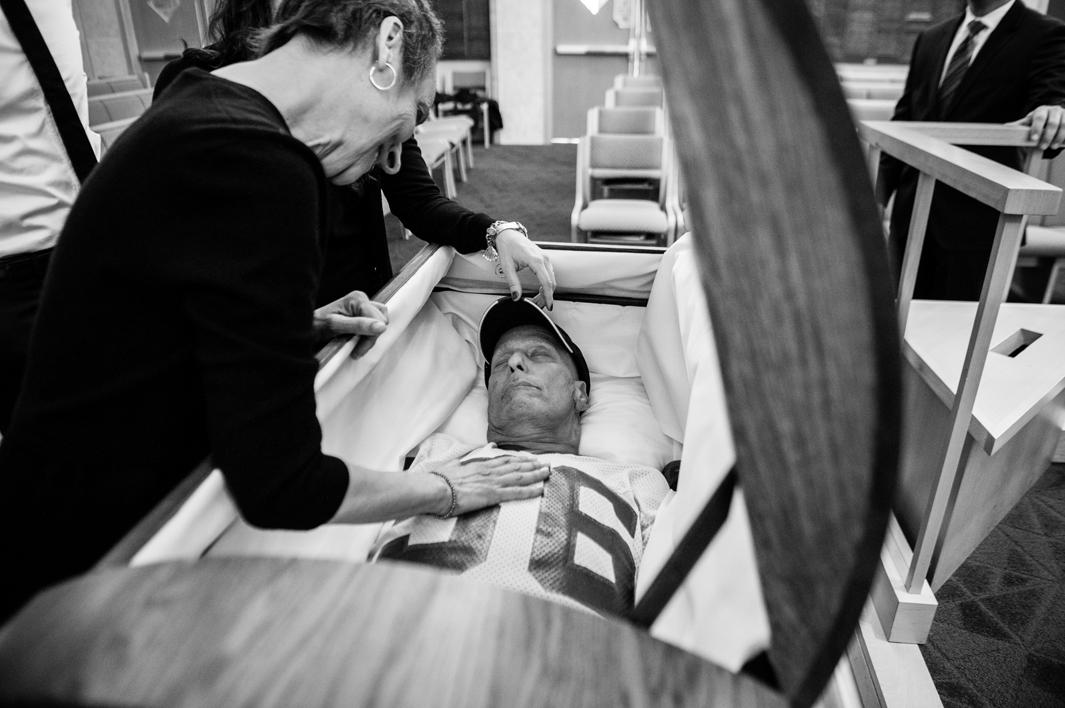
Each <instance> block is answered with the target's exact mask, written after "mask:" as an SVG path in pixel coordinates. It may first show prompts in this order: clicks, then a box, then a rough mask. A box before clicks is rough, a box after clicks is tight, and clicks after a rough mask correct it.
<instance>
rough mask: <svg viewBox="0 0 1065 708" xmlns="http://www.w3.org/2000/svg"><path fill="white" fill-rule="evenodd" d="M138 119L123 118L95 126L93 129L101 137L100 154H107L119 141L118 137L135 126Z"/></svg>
mask: <svg viewBox="0 0 1065 708" xmlns="http://www.w3.org/2000/svg"><path fill="white" fill-rule="evenodd" d="M136 121H137V117H136V116H134V117H132V118H123V119H122V120H115V121H111V122H109V123H103V124H101V125H94V126H93V127H92V129H93V130H94V131H96V132H97V133H98V134H99V135H100V152H101V153H105V152H107V150H108V149H109V148H110V147H111V146H112V145H113V144H114V142H115V141H116V140H118V136H120V135H122V133H124V132H125V130H126V128H128V127H129V126H131V125H133V124H134V123H135V122H136Z"/></svg>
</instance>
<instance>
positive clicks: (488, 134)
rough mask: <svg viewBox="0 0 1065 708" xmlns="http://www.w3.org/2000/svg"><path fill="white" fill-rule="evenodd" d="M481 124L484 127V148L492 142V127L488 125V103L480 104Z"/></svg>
mask: <svg viewBox="0 0 1065 708" xmlns="http://www.w3.org/2000/svg"><path fill="white" fill-rule="evenodd" d="M481 125H482V126H483V127H484V149H485V150H487V149H488V146H489V145H491V144H492V129H491V128H489V127H488V103H487V102H486V103H482V104H481Z"/></svg>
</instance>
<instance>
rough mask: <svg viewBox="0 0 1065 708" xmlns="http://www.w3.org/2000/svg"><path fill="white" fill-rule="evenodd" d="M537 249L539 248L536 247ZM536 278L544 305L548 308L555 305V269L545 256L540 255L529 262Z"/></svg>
mask: <svg viewBox="0 0 1065 708" xmlns="http://www.w3.org/2000/svg"><path fill="white" fill-rule="evenodd" d="M537 250H539V248H537ZM529 267H530V268H531V269H532V272H533V273H535V274H536V279H537V280H539V281H540V294H541V295H543V299H544V305H543V306H544V307H546V308H547V309H548V310H550V309H552V308H554V306H555V269H554V267H553V266H552V265H551V261H550V260H549V259H548V258H547V256H544V255H542V254H541V255H540V257H539V258H536V259H533V260H532V261H530V263H529Z"/></svg>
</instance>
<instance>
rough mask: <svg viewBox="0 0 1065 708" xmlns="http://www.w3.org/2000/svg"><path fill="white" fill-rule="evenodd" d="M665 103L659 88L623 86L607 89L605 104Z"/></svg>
mask: <svg viewBox="0 0 1065 708" xmlns="http://www.w3.org/2000/svg"><path fill="white" fill-rule="evenodd" d="M664 104H665V98H664V94H663V93H662V89H660V88H624V89H615V88H612V89H607V92H606V105H607V107H608V108H614V107H619V106H658V107H659V108H661V107H662V106H663V105H664Z"/></svg>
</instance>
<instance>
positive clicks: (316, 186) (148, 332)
mask: <svg viewBox="0 0 1065 708" xmlns="http://www.w3.org/2000/svg"><path fill="white" fill-rule="evenodd" d="M325 193H326V179H325V175H324V173H323V171H322V167H321V165H320V163H319V161H318V159H317V158H316V157H315V155H314V153H313V152H312V151H311V150H310V149H309V148H308V147H306V146H305V145H304V144H303V143H301V142H300V141H298V140H296V139H295V138H293V137H292V136H291V135H290V134H289V131H288V129H287V127H286V125H285V122H284V120H283V118H282V117H281V115H280V114H279V113H278V111H277V109H276V108H275V107H274V106H273V105H272V104H271V103H270V102H269V101H267V100H266V99H265V98H264V97H263V96H262V95H261V94H259V93H258V92H256V91H254V90H252V89H250V88H247V87H245V86H242V85H240V84H236V83H233V82H230V81H227V80H224V79H221V78H216V77H213V76H211V75H210V74H207V73H205V72H203V71H199V70H190V71H187V72H184V73H183V74H182V75H181V76H180V77H178V79H177V80H176V81H175V82H174V84H173V86H171V88H170V89H169V90H168V91H167V93H166V95H164V96H162V97H160V99H159V101H158V102H157V103H156V104H155V105H153V106H152V108H150V109H149V110H148V112H146V113H145V115H144V116H143V117H142V118H141V119H140V120H139V121H138V122H137V123H136V124H134V125H133V126H131V127H130V128H129V129H128V130H127V132H126V133H125V134H124V135H123V136H122V138H121V139H120V140H118V141H117V142H116V143H115V145H114V146H113V147H112V148H111V150H110V151H109V152H108V154H107V155H106V156H105V157H104V159H103V161H102V162H101V163H100V164H99V166H98V167H97V168H96V169H95V171H94V172H93V174H92V175H91V176H90V178H89V180H88V181H87V182H86V183H85V185H84V188H83V189H82V191H81V194H80V195H79V197H78V199H77V201H76V202H75V204H74V206H73V208H72V209H71V212H70V215H69V218H68V220H67V223H66V227H65V228H64V230H63V232H62V234H61V236H60V238H59V243H58V245H57V247H56V249H55V252H54V254H53V256H52V262H51V266H50V271H49V274H48V277H47V281H46V284H45V289H44V293H43V297H42V302H41V305H40V311H39V314H38V316H37V321H36V324H35V330H34V332H33V336H32V340H31V344H30V355H29V366H28V370H27V372H26V378H25V384H24V388H23V391H22V395H21V398H20V400H19V402H18V404H17V405H16V408H15V412H14V418H13V421H12V424H11V427H10V430H9V432H8V434H7V436H6V437H5V438H4V439H3V441H2V442H0V486H2V489H0V498H2V500H3V501H2V503H0V510H2V512H3V513H0V536H2V537H3V538H4V546H5V547H6V548H5V553H4V556H5V560H10V561H11V562H12V563H13V565H14V567H13V568H11V567H9V570H10V571H11V572H9V573H7V574H6V575H7V576H8V577H18V578H20V580H19V582H24V583H27V584H28V585H29V586H30V590H31V591H32V590H33V589H36V588H37V587H39V586H40V585H41V584H43V583H44V582H47V581H48V580H53V579H56V578H60V577H64V576H66V575H69V574H71V573H74V572H79V571H81V570H84V569H85V568H87V567H88V566H89V565H90V564H91V563H92V562H93V561H94V560H95V559H96V558H98V557H99V556H100V555H102V554H103V553H104V552H106V551H107V550H108V549H109V548H110V547H111V546H112V545H113V544H114V543H115V542H116V541H117V540H118V539H119V538H121V536H122V534H123V533H124V532H125V531H126V530H127V529H129V528H130V527H132V526H133V525H134V524H135V523H136V522H137V521H138V520H140V519H141V518H142V517H143V516H144V515H145V514H146V513H147V512H149V511H150V510H151V509H152V508H153V507H154V506H155V505H156V504H157V503H158V502H159V501H160V500H161V499H162V497H163V496H165V494H166V493H167V492H168V491H169V490H171V489H172V488H173V487H174V486H175V485H176V484H177V482H178V481H180V480H181V479H182V478H183V477H184V476H185V475H187V474H188V473H189V472H190V471H191V470H192V469H193V468H194V467H195V466H196V465H197V463H199V462H200V461H201V460H202V459H204V457H206V456H207V455H208V454H210V456H211V457H212V459H213V462H214V464H215V465H216V466H218V467H219V468H221V470H222V471H223V474H224V477H225V481H226V484H227V486H228V488H229V489H230V491H231V493H232V496H233V498H234V500H235V501H236V503H237V505H238V507H239V509H240V511H241V514H242V515H243V516H244V517H245V518H246V519H247V520H248V521H249V522H250V523H252V524H255V525H257V526H263V527H281V528H311V527H314V526H317V525H319V524H321V523H323V522H325V521H327V520H328V519H330V518H331V517H332V516H333V515H334V514H335V512H336V510H337V508H338V506H339V504H340V503H341V501H342V499H343V497H344V495H345V493H346V490H347V485H348V472H347V469H346V467H345V465H344V463H343V462H341V461H340V460H338V459H336V458H333V457H329V456H326V455H323V454H322V452H321V430H320V428H319V425H318V420H317V418H316V416H315V397H314V388H313V383H314V376H315V373H316V371H317V366H316V363H315V359H314V348H313V347H314V342H313V331H312V315H313V310H314V301H315V296H316V293H317V290H318V274H319V269H320V261H321V256H320V240H321V238H322V234H323V232H324V228H325V222H326V209H325V201H324V195H325ZM12 539H17V540H12Z"/></svg>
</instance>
